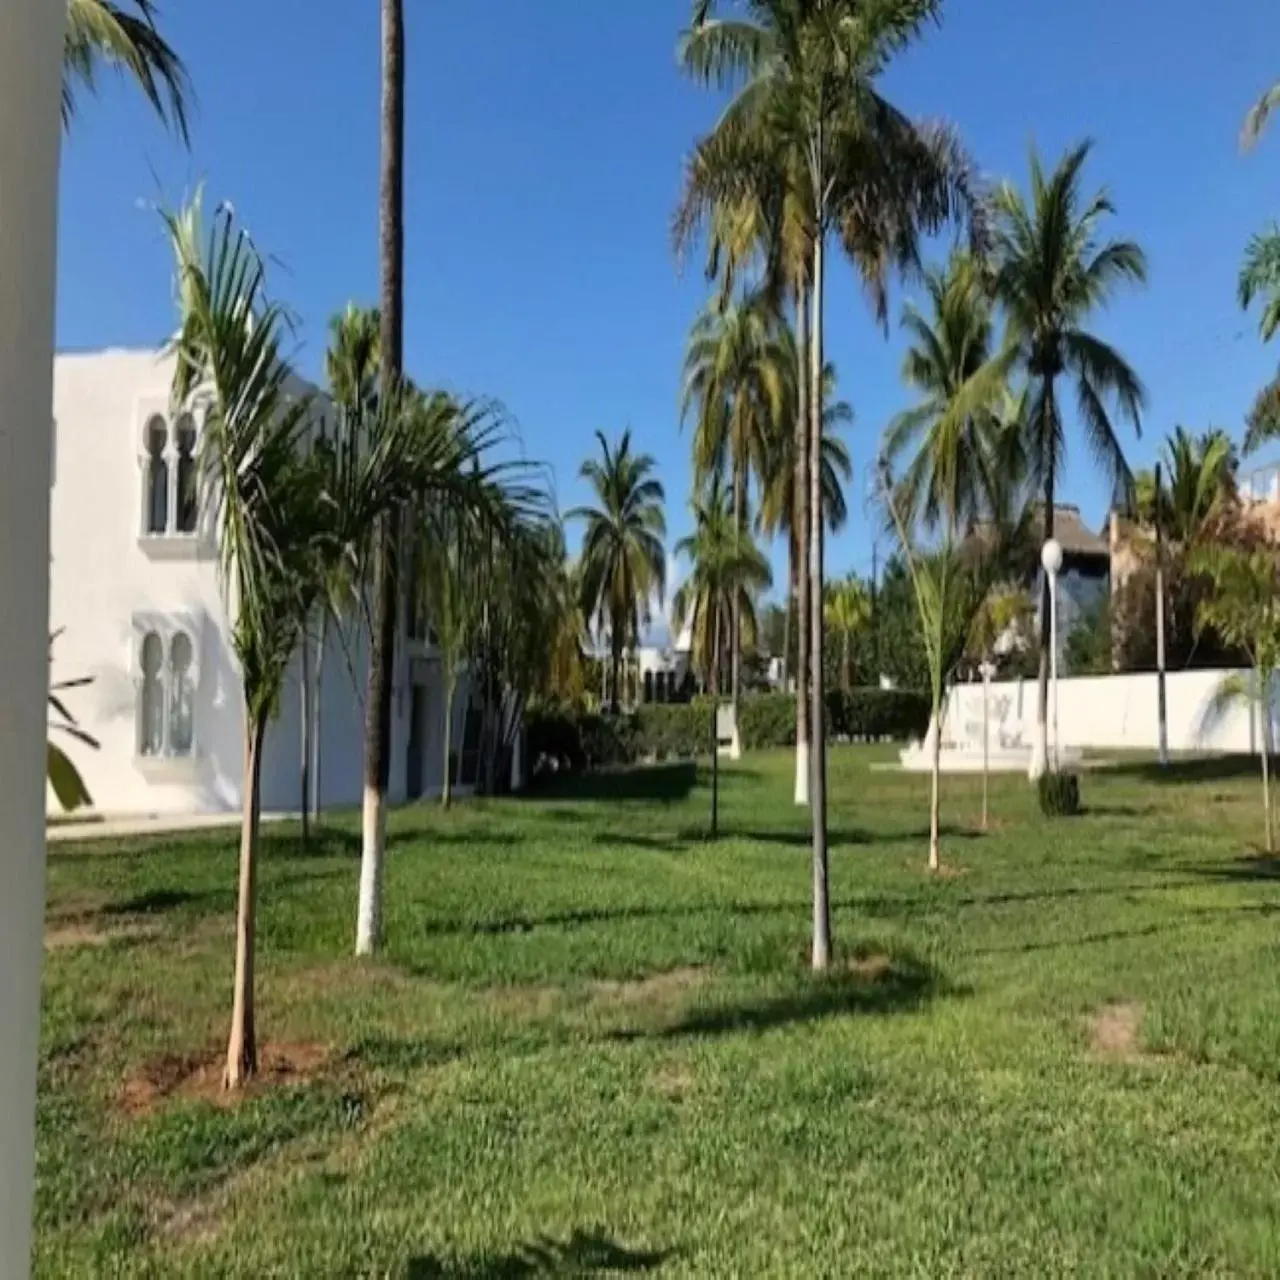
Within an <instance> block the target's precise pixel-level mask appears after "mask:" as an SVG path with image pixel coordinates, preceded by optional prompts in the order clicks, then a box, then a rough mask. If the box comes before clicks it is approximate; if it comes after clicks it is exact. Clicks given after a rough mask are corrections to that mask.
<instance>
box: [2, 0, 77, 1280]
mask: <svg viewBox="0 0 1280 1280" xmlns="http://www.w3.org/2000/svg"><path fill="white" fill-rule="evenodd" d="M66 16H67V5H66V0H3V4H2V5H0V387H3V388H4V394H3V395H0V601H3V602H4V612H3V615H2V616H0V1028H2V1029H3V1030H2V1031H0V1280H13V1278H15V1277H22V1276H26V1275H27V1274H29V1271H30V1267H31V1210H32V1200H33V1195H34V1189H35V1111H36V1052H37V1044H38V1041H39V1033H40V960H41V955H42V951H43V941H42V935H43V932H44V842H45V814H44V798H45V781H44V768H45V729H46V720H47V715H48V713H47V710H46V707H45V698H46V696H47V690H48V684H49V631H48V624H49V481H50V476H51V466H52V460H53V413H52V409H51V399H52V389H53V294H54V249H55V239H56V227H57V221H58V220H57V190H58V143H59V140H60V132H61V124H60V122H59V116H58V103H59V85H60V72H61V65H62V29H63V24H64V23H65V21H66Z"/></svg>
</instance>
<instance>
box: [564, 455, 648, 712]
mask: <svg viewBox="0 0 1280 1280" xmlns="http://www.w3.org/2000/svg"><path fill="white" fill-rule="evenodd" d="M596 440H597V442H598V443H599V446H600V457H599V458H588V459H587V460H586V461H585V462H584V463H583V464H582V469H581V475H582V478H583V479H584V480H586V481H587V483H588V484H589V485H590V486H591V488H592V490H593V491H594V494H595V505H594V506H583V507H575V508H574V509H573V510H572V511H570V512H569V513H568V514H567V516H566V517H565V518H566V519H568V520H581V521H582V522H583V524H584V525H585V532H584V534H583V540H582V557H581V587H582V610H583V613H584V614H585V615H586V616H587V617H588V618H599V619H601V620H602V621H604V622H606V623H607V624H608V628H609V647H610V653H611V658H612V675H613V692H612V703H613V710H614V711H615V712H616V711H617V710H618V698H619V693H620V690H621V675H622V654H623V651H624V649H625V648H626V647H627V646H628V645H629V644H635V643H638V641H639V637H640V624H641V620H642V619H644V620H645V621H647V620H648V613H649V602H650V600H651V599H653V597H654V596H658V597H659V598H660V597H661V596H662V594H663V592H664V590H665V587H666V558H665V554H664V551H663V544H662V540H663V538H665V537H666V532H667V522H666V517H665V516H664V515H663V512H662V504H663V501H664V498H665V495H664V493H663V489H662V483H661V481H659V480H658V479H657V478H656V477H655V476H654V474H653V473H654V470H655V463H654V460H653V458H652V456H651V455H649V454H647V453H640V454H637V453H633V452H632V449H631V432H630V430H627V431H624V432H623V433H622V436H621V437H620V438H619V440H618V442H617V444H616V445H611V444H610V443H609V441H608V440H607V439H606V438H605V436H604V433H603V432H600V431H597V432H596Z"/></svg>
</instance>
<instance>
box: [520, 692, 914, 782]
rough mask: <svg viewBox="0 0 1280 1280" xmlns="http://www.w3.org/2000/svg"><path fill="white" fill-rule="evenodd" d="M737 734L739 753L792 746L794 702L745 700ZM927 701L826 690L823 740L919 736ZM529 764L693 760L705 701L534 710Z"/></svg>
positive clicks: (701, 741) (703, 749)
mask: <svg viewBox="0 0 1280 1280" xmlns="http://www.w3.org/2000/svg"><path fill="white" fill-rule="evenodd" d="M738 722H739V723H738V729H739V733H740V735H741V738H742V747H743V750H745V751H756V750H760V749H763V748H767V747H788V746H792V745H794V743H795V740H796V700H795V698H794V697H792V696H791V695H790V694H783V693H769V694H755V695H751V696H748V697H744V698H743V699H742V701H741V702H740V703H739V706H738ZM928 726H929V703H928V699H927V698H926V697H925V696H924V695H923V694H921V693H915V692H911V691H909V690H900V689H852V690H850V691H849V692H848V693H846V692H844V691H843V690H841V689H830V690H828V691H827V734H828V738H829V739H840V738H844V739H855V740H857V739H861V740H871V741H875V740H880V739H884V738H892V739H897V740H905V739H907V738H919V737H923V736H924V733H925V731H926V730H927V728H928ZM526 728H527V733H528V747H529V759H530V760H531V761H532V763H533V765H534V768H535V770H537V769H540V768H541V769H546V768H548V767H549V768H552V769H571V770H582V769H601V768H608V767H610V766H616V765H625V764H634V763H636V762H637V761H640V760H679V759H692V758H694V757H695V756H700V755H705V754H707V752H708V751H709V749H710V743H711V703H710V701H709V700H708V699H705V698H696V699H694V701H693V702H690V703H684V704H669V705H664V704H660V703H651V704H649V705H646V706H642V707H639V708H638V709H637V710H635V711H634V712H630V713H628V714H626V715H618V716H614V715H601V714H599V713H596V712H588V711H580V710H578V709H576V708H571V707H568V708H567V707H541V708H538V709H537V710H532V711H530V712H529V714H528V716H527V718H526Z"/></svg>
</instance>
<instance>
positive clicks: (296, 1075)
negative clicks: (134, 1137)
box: [120, 1042, 332, 1116]
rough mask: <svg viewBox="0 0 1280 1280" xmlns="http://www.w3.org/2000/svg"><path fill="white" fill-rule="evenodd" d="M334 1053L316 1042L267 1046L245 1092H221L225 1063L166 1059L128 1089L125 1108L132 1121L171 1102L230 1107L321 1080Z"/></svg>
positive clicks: (196, 1057) (146, 1068)
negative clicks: (263, 1093)
mask: <svg viewBox="0 0 1280 1280" xmlns="http://www.w3.org/2000/svg"><path fill="white" fill-rule="evenodd" d="M331 1056H332V1051H331V1049H330V1047H329V1046H328V1045H324V1044H319V1043H315V1042H304V1043H298V1044H267V1045H262V1046H261V1047H260V1048H259V1049H258V1073H257V1075H255V1076H254V1077H253V1079H252V1080H250V1081H249V1083H248V1084H247V1085H246V1086H245V1087H244V1088H243V1089H239V1090H236V1091H234V1092H232V1091H228V1090H225V1089H223V1087H222V1073H223V1070H224V1069H225V1066H226V1061H225V1059H224V1058H223V1057H222V1056H221V1055H218V1056H217V1057H213V1058H211V1057H210V1055H209V1054H207V1053H203V1054H181V1053H166V1054H162V1055H161V1056H160V1057H158V1058H153V1059H151V1061H149V1062H146V1063H144V1064H143V1065H142V1067H141V1068H140V1069H139V1070H138V1071H137V1072H136V1073H135V1074H134V1075H132V1076H130V1077H129V1079H127V1080H126V1081H125V1083H124V1088H123V1089H122V1090H121V1092H120V1106H121V1108H122V1109H123V1110H124V1111H125V1112H127V1113H128V1114H129V1115H132V1116H142V1115H149V1114H151V1113H152V1112H153V1111H155V1110H157V1109H158V1108H159V1107H160V1106H162V1105H163V1104H164V1103H165V1102H166V1101H167V1100H169V1099H170V1098H187V1099H194V1100H199V1101H202V1102H212V1103H214V1104H215V1105H216V1106H219V1107H232V1106H235V1105H236V1104H237V1103H239V1102H240V1101H241V1100H242V1099H244V1098H247V1097H252V1096H253V1095H254V1094H255V1093H260V1092H261V1091H263V1090H264V1089H273V1088H279V1087H281V1086H287V1085H296V1084H305V1083H306V1082H307V1081H309V1080H313V1079H315V1078H316V1077H317V1076H319V1075H321V1074H323V1072H324V1070H325V1068H326V1067H327V1066H328V1065H329V1061H330V1058H331Z"/></svg>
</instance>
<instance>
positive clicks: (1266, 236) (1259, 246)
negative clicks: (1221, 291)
mask: <svg viewBox="0 0 1280 1280" xmlns="http://www.w3.org/2000/svg"><path fill="white" fill-rule="evenodd" d="M1238 292H1239V297H1240V306H1241V308H1242V309H1243V310H1245V311H1247V310H1248V309H1249V308H1250V307H1251V306H1252V305H1253V304H1254V301H1255V300H1258V299H1260V300H1261V301H1262V316H1261V318H1260V319H1259V321H1258V332H1259V333H1260V334H1261V336H1262V340H1263V342H1270V341H1271V339H1272V338H1273V337H1274V336H1275V333H1276V330H1277V329H1280V224H1276V223H1273V224H1272V225H1271V226H1270V227H1269V228H1268V229H1267V230H1266V231H1263V232H1260V233H1259V234H1258V235H1256V236H1254V237H1253V239H1252V240H1250V241H1249V247H1248V248H1247V249H1246V250H1245V255H1244V265H1243V266H1242V267H1241V268H1240V282H1239V286H1238Z"/></svg>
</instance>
